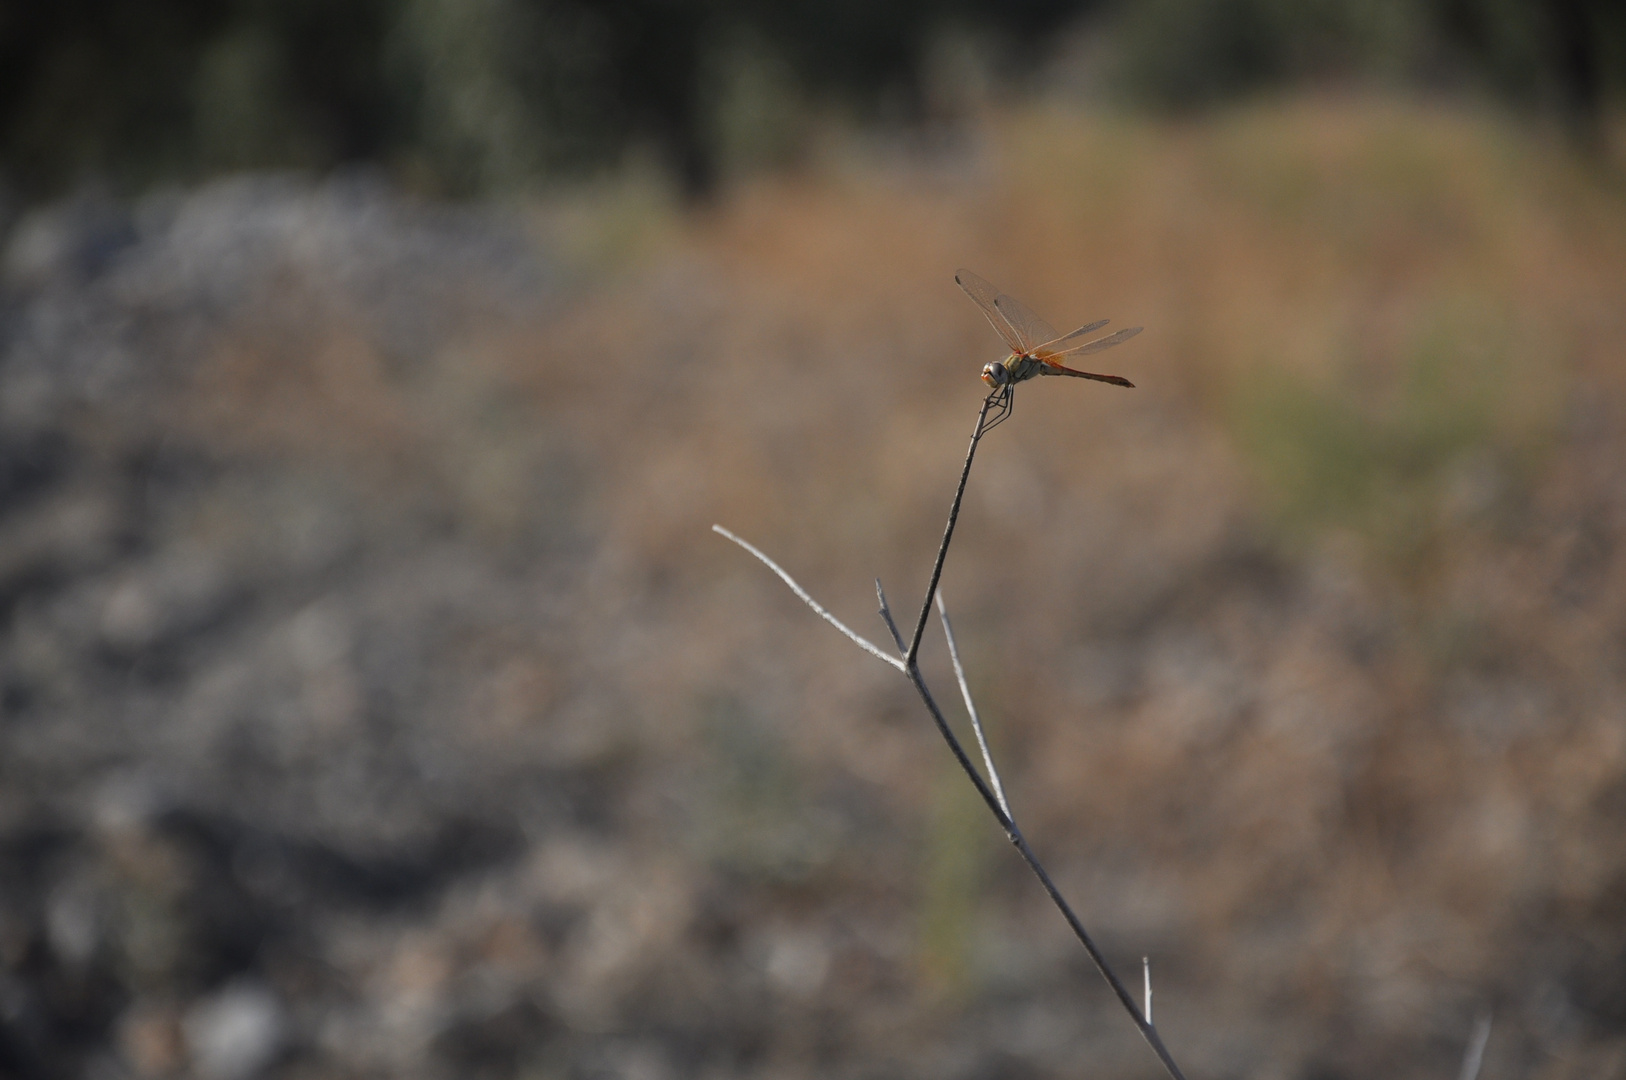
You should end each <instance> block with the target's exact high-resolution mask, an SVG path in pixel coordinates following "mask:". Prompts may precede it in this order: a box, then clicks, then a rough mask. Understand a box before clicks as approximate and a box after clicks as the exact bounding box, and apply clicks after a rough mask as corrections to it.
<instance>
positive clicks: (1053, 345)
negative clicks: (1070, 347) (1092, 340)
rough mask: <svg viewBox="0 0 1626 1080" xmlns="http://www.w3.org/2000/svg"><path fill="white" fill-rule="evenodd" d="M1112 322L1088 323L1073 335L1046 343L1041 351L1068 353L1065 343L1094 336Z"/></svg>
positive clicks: (1102, 320)
mask: <svg viewBox="0 0 1626 1080" xmlns="http://www.w3.org/2000/svg"><path fill="white" fill-rule="evenodd" d="M1111 321H1112V320H1111V319H1097V320H1095V321H1094V322H1092V323H1086V324H1085V325H1083V326H1081V327H1079V328H1078V329H1077V330H1074V331H1073V332H1072V333H1071V334H1067V335H1064V336H1062V337H1059V338H1057V339H1056V340H1054V341H1047V342H1045V343H1044V344H1043V345H1040V346H1039V351H1040V352H1042V353H1060V352H1066V351H1067V350H1066V347H1064V346H1063V342H1068V341H1074V342H1076V341H1077V339H1079V338H1081V337H1083V336H1084V335H1085V334H1093V333H1095V332H1096V331H1097V330H1099V329H1101V328H1102V327H1103V326H1105V325H1106V324H1107V323H1109V322H1111Z"/></svg>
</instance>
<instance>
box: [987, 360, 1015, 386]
mask: <svg viewBox="0 0 1626 1080" xmlns="http://www.w3.org/2000/svg"><path fill="white" fill-rule="evenodd" d="M1009 377H1010V373H1009V372H1008V371H1006V370H1005V365H1004V364H985V365H984V366H983V369H982V381H983V382H985V383H987V384H988V385H989V386H1004V385H1005V380H1006V379H1008V378H1009Z"/></svg>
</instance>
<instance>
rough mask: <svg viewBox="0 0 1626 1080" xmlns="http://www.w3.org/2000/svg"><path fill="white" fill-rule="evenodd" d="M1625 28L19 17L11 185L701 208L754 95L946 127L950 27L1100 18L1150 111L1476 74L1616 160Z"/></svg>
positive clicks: (403, 6) (1130, 9)
mask: <svg viewBox="0 0 1626 1080" xmlns="http://www.w3.org/2000/svg"><path fill="white" fill-rule="evenodd" d="M1621 7H1622V6H1621V5H1619V4H1618V3H1613V2H1607V0H1552V2H1551V3H1542V2H1539V0H1301V2H1291V0H1145V2H1142V3H1135V4H1131V3H1128V2H1127V0H1120V2H1119V3H1117V4H1116V5H1113V6H1111V7H1110V8H1109V7H1106V6H1104V4H1103V3H1098V2H1097V0H1011V2H1007V3H999V2H997V0H822V2H820V0H780V2H777V3H774V2H769V0H347V2H345V3H342V4H333V3H324V2H322V0H215V2H208V0H150V2H148V3H144V4H140V5H135V4H128V3H119V2H117V0H57V2H55V3H51V4H45V3H29V2H24V0H0V179H3V180H4V182H5V183H6V184H7V185H8V186H10V187H12V188H14V189H15V190H16V191H17V192H18V193H20V194H21V195H22V196H23V197H24V198H40V197H46V196H49V195H51V194H53V193H56V192H60V191H62V190H64V189H66V188H69V187H71V186H73V185H74V184H77V183H80V182H82V181H83V180H85V179H87V178H101V179H105V180H108V181H111V182H112V183H114V184H115V185H117V186H119V187H123V188H127V189H128V188H138V187H142V186H146V185H149V184H152V183H155V182H159V181H164V180H189V179H196V178H198V177H201V176H204V175H208V174H211V173H214V172H218V171H221V170H226V169H238V168H256V167H274V166H293V167H301V168H315V169H323V168H329V167H332V166H334V165H338V164H341V163H346V162H378V163H382V164H384V165H386V166H389V167H392V168H395V169H397V170H399V171H401V172H402V173H403V174H404V175H406V176H407V177H409V178H411V179H412V180H413V182H415V183H417V184H420V185H422V186H425V187H427V188H430V189H432V190H438V191H442V192H446V193H452V194H459V193H474V192H482V191H491V190H494V189H500V188H504V187H512V186H514V185H521V184H526V183H531V182H534V181H536V180H537V179H539V178H543V177H548V176H555V175H559V174H560V173H562V172H567V171H570V170H582V169H593V168H598V167H602V166H604V165H606V164H610V163H613V162H614V161H616V160H617V159H618V158H619V156H620V155H621V154H622V153H623V152H624V150H625V148H626V147H627V146H629V145H631V144H637V143H641V144H645V145H648V146H651V147H653V148H655V149H656V150H657V151H658V152H659V154H660V156H661V157H662V158H663V159H664V160H665V161H666V163H667V164H668V166H669V167H670V169H671V171H672V172H673V174H674V175H675V176H676V177H678V178H679V179H680V181H681V183H682V185H683V187H684V189H685V190H686V191H688V192H689V193H690V194H691V195H699V194H702V193H704V192H706V191H707V190H709V189H710V188H711V187H712V185H713V184H714V183H715V181H716V178H717V175H718V172H719V168H720V158H721V157H723V156H725V155H726V154H727V153H728V152H729V146H730V145H731V144H732V145H736V146H737V145H739V144H741V143H742V141H749V140H745V139H742V136H741V131H742V130H743V127H742V124H741V123H736V122H734V120H732V119H730V118H729V117H726V116H723V117H720V116H719V115H717V114H718V113H719V112H726V111H728V110H730V109H732V110H734V111H736V112H742V111H743V112H745V113H750V114H751V115H754V116H756V118H757V119H756V121H754V122H756V123H757V124H758V125H759V126H761V125H762V124H779V125H781V126H783V125H785V124H786V123H787V119H786V116H785V112H786V110H785V109H783V108H778V107H777V106H772V105H771V103H770V104H768V105H764V104H763V103H758V102H742V101H739V100H736V99H738V98H739V97H740V96H742V95H744V96H751V95H759V94H779V95H780V96H781V97H783V98H785V99H786V100H790V99H792V98H794V97H796V96H797V95H803V96H806V97H822V98H825V99H835V100H839V101H841V102H842V103H843V105H844V107H845V108H846V109H847V111H849V112H852V113H854V114H856V115H858V116H863V115H865V114H866V113H869V114H872V115H873V114H876V113H885V114H888V115H891V116H894V117H899V118H902V119H906V120H907V119H918V118H920V117H921V116H923V115H924V114H925V113H927V112H928V111H929V109H928V108H927V107H926V102H925V100H924V99H925V97H926V96H927V92H926V90H925V88H924V83H925V80H926V75H925V69H926V68H927V66H928V61H929V55H928V54H929V52H930V49H931V43H932V42H933V40H934V39H935V36H936V35H939V34H940V32H941V31H942V29H943V28H944V27H946V26H958V27H961V28H962V32H963V33H964V34H965V35H966V36H968V37H969V38H972V39H975V40H977V41H979V42H986V41H988V40H1004V41H1007V42H1009V43H1013V44H1017V45H1021V46H1024V47H1023V48H1021V49H1020V50H1013V51H1012V54H1013V55H1019V56H1022V57H1023V58H1024V60H1026V59H1027V58H1030V57H1031V56H1032V55H1033V54H1034V52H1035V50H1034V49H1032V48H1031V47H1029V46H1032V45H1033V44H1034V43H1036V42H1039V41H1042V40H1043V39H1044V38H1045V37H1046V36H1048V35H1053V34H1054V32H1055V31H1056V30H1057V29H1059V28H1060V27H1062V26H1063V25H1064V24H1067V23H1069V22H1076V21H1079V20H1083V19H1088V18H1092V17H1095V16H1097V15H1098V14H1099V15H1102V16H1105V18H1103V19H1102V20H1101V21H1102V23H1103V25H1104V26H1106V27H1107V28H1108V30H1109V32H1111V33H1114V34H1116V35H1117V37H1118V43H1119V48H1118V49H1117V50H1115V51H1116V53H1117V54H1118V55H1119V56H1121V57H1122V59H1123V67H1122V71H1121V72H1120V74H1121V76H1122V80H1123V84H1124V85H1125V86H1126V87H1128V88H1129V89H1130V90H1131V91H1132V92H1133V93H1134V95H1135V96H1137V97H1139V98H1140V99H1142V100H1146V101H1149V102H1155V103H1162V104H1165V105H1175V106H1191V105H1196V104H1201V103H1204V102H1209V101H1213V100H1217V99H1222V98H1224V97H1226V96H1229V95H1233V94H1236V93H1243V92H1247V91H1249V90H1252V89H1254V88H1257V87H1261V86H1268V85H1276V84H1281V83H1283V82H1287V81H1291V80H1296V79H1304V78H1318V77H1325V76H1327V75H1329V74H1332V75H1344V74H1347V75H1357V76H1361V77H1371V76H1373V75H1378V76H1381V77H1388V78H1394V79H1397V80H1406V81H1418V80H1422V81H1430V82H1438V81H1439V79H1440V77H1441V73H1442V72H1445V73H1447V75H1448V76H1449V73H1450V72H1453V71H1459V72H1466V73H1469V74H1470V75H1471V76H1472V79H1473V80H1477V81H1481V82H1483V83H1485V84H1486V85H1488V86H1492V87H1495V88H1496V89H1498V90H1499V91H1500V92H1502V93H1504V94H1505V95H1507V96H1508V97H1510V98H1511V99H1513V100H1519V101H1530V102H1536V103H1542V102H1545V103H1548V104H1551V105H1555V106H1558V107H1560V108H1562V109H1563V110H1564V113H1565V115H1567V116H1568V117H1570V119H1571V120H1572V122H1573V124H1574V126H1575V128H1576V130H1577V131H1578V132H1580V133H1582V134H1583V136H1584V137H1586V138H1588V139H1591V140H1595V139H1596V137H1597V131H1598V125H1599V119H1600V116H1601V114H1602V110H1603V107H1604V103H1605V101H1606V100H1607V99H1608V97H1609V96H1610V95H1611V94H1615V93H1619V92H1620V90H1621V89H1622V83H1623V81H1626V79H1623V74H1622V73H1623V71H1626V14H1623V13H1622V10H1621ZM758 52H759V53H761V55H760V56H757V55H751V54H753V53H758ZM1010 73H1011V74H1019V72H1014V71H1013V72H1010ZM792 83H793V84H794V86H789V85H787V84H792ZM744 126H748V125H744ZM759 134H760V133H759ZM770 134H771V133H770ZM757 141H758V142H764V141H766V142H768V143H772V142H774V140H773V139H771V138H770V139H766V140H764V139H761V138H758V139H757ZM780 141H783V140H780ZM749 156H750V155H746V157H749ZM770 156H771V155H770Z"/></svg>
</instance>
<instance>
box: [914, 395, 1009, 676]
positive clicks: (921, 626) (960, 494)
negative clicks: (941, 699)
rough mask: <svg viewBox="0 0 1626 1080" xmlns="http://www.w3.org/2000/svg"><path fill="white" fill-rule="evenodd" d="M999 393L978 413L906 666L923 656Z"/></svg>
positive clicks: (986, 401)
mask: <svg viewBox="0 0 1626 1080" xmlns="http://www.w3.org/2000/svg"><path fill="white" fill-rule="evenodd" d="M998 397H1000V395H999V394H998V393H993V394H989V395H988V396H987V397H986V398H984V399H983V402H982V411H981V412H979V413H977V426H976V427H975V428H973V429H972V431H971V446H970V448H969V449H968V450H966V452H965V468H963V469H961V470H960V486H959V487H957V488H955V489H954V503H953V505H951V506H950V507H949V516H948V525H947V526H946V527H945V528H944V529H943V542H942V543H941V544H939V545H938V546H937V561H936V562H934V563H933V564H932V580H931V582H930V583H929V584H927V586H926V599H924V600H922V601H921V603H920V618H918V619H916V620H915V636H914V637H912V638H910V639H909V650H908V651H907V652H906V653H904V654H903V662H904V663H906V664H913V663H914V662H915V657H917V656H919V655H920V636H921V635H922V634H924V633H925V632H926V618H927V616H929V615H930V614H931V613H932V597H934V596H936V595H937V582H938V579H940V578H941V577H942V576H943V560H945V559H947V558H948V549H949V541H950V540H951V539H953V537H954V523H955V522H956V521H957V520H959V517H960V500H961V499H963V498H964V497H965V482H966V480H967V479H968V478H969V477H970V476H971V459H972V458H974V457H976V456H977V442H978V441H979V440H980V439H981V438H982V433H983V426H982V425H983V424H984V422H986V421H987V419H988V410H989V409H991V408H992V407H993V404H994V401H995V399H996V398H998Z"/></svg>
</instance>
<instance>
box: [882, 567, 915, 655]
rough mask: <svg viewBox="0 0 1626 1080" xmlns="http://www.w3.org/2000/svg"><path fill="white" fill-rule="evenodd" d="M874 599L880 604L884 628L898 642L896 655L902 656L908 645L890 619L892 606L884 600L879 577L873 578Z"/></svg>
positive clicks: (884, 591)
mask: <svg viewBox="0 0 1626 1080" xmlns="http://www.w3.org/2000/svg"><path fill="white" fill-rule="evenodd" d="M875 600H876V602H877V603H879V604H880V605H881V618H882V619H883V620H884V621H885V622H886V628H887V629H888V630H890V631H892V640H893V641H895V642H897V643H898V655H899V656H902V655H903V654H904V653H906V652H908V651H909V646H907V645H905V644H904V643H903V635H902V634H900V633H898V624H897V623H896V622H893V621H892V608H891V607H889V606H888V605H887V602H886V590H885V589H883V588H881V579H880V578H876V579H875Z"/></svg>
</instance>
